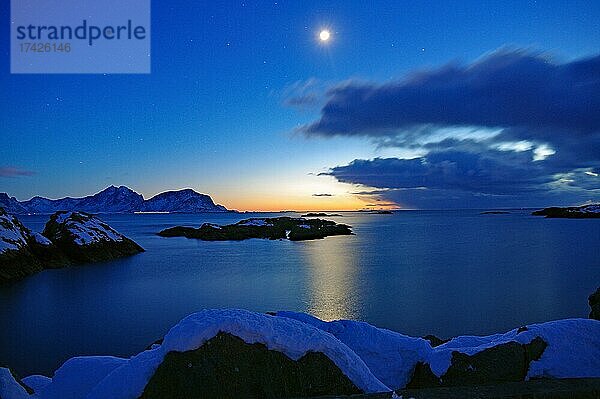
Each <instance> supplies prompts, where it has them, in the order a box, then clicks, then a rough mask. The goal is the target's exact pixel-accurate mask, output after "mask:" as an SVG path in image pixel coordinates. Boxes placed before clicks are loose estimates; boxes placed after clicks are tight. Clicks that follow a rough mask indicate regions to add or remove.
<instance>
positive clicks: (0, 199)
mask: <svg viewBox="0 0 600 399" xmlns="http://www.w3.org/2000/svg"><path fill="white" fill-rule="evenodd" d="M0 208H4V210H5V211H6V212H7V213H11V214H13V215H15V214H16V215H21V214H24V213H27V209H26V208H25V207H24V206H23V205H22V204H21V203H20V202H19V201H17V199H16V198H15V197H9V196H8V194H6V193H0Z"/></svg>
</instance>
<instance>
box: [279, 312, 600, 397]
mask: <svg viewBox="0 0 600 399" xmlns="http://www.w3.org/2000/svg"><path fill="white" fill-rule="evenodd" d="M277 315H278V316H279V317H290V318H294V319H295V320H299V321H303V322H304V323H307V324H310V325H313V326H315V327H317V328H319V329H321V330H323V331H325V332H328V333H330V334H332V335H334V336H335V337H336V338H337V339H339V340H340V341H341V342H343V343H344V344H346V345H347V346H348V347H349V348H350V349H352V350H353V351H354V352H355V353H356V354H357V355H358V356H360V357H361V359H362V360H363V361H364V362H365V364H366V365H367V366H368V367H369V369H370V370H371V371H372V372H373V374H374V375H375V376H376V377H377V378H378V379H379V380H380V381H381V382H383V383H384V384H386V385H387V386H388V387H389V388H391V389H400V388H405V387H411V388H417V387H418V388H423V387H448V386H476V385H484V384H499V383H505V382H509V381H525V380H529V379H533V378H583V377H586V378H587V377H594V378H597V377H600V322H599V321H596V320H589V319H566V320H557V321H553V322H548V323H542V324H532V325H528V326H526V327H520V328H516V329H514V330H511V331H509V332H507V333H504V334H495V335H490V336H482V337H479V336H460V337H456V338H453V339H451V340H449V341H447V342H445V343H442V344H441V345H438V346H435V347H432V346H431V344H430V342H429V341H427V340H425V339H422V338H413V337H409V336H406V335H402V334H399V333H396V332H393V331H389V330H385V329H380V328H377V327H374V326H372V325H370V324H367V323H362V322H356V321H350V320H339V321H332V322H323V321H321V320H319V319H317V318H314V317H312V316H310V315H307V314H304V313H295V312H278V313H277Z"/></svg>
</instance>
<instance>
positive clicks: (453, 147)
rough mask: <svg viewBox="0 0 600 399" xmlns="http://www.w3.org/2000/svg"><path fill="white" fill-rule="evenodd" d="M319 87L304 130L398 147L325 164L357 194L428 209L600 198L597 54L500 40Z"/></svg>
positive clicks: (308, 133)
mask: <svg viewBox="0 0 600 399" xmlns="http://www.w3.org/2000/svg"><path fill="white" fill-rule="evenodd" d="M326 96H327V100H326V103H325V105H324V106H323V107H322V108H321V112H320V117H319V118H318V119H317V120H315V121H314V122H312V123H310V124H307V125H305V126H303V127H301V128H300V129H299V130H300V131H301V132H302V133H304V134H305V135H306V136H309V137H330V136H363V137H368V138H371V140H372V141H373V143H374V144H375V145H376V147H377V148H378V149H382V148H384V149H386V153H388V154H389V153H390V151H394V148H397V149H400V150H401V151H399V152H398V153H402V154H405V155H403V156H398V157H397V158H389V157H388V158H375V159H370V160H365V159H356V160H354V161H352V162H350V163H349V164H347V165H341V166H336V167H333V168H331V169H330V171H329V172H327V173H325V174H326V175H331V176H333V177H335V178H336V179H337V180H338V181H341V182H344V183H351V184H356V185H359V186H361V189H360V190H361V191H359V193H358V194H357V195H361V196H366V197H369V196H371V197H372V198H377V199H384V200H391V201H396V202H398V203H399V204H402V205H406V204H408V205H409V206H411V207H428V208H448V207H472V206H526V205H527V204H529V205H530V206H538V205H537V204H545V203H552V202H556V203H565V202H567V203H575V202H581V201H589V200H595V201H598V200H600V178H599V177H598V176H596V175H597V174H598V173H597V171H598V170H600V151H599V150H598V149H599V148H600V112H598V110H600V56H595V57H589V58H585V59H580V60H575V61H570V62H562V63H561V62H557V61H554V60H553V59H552V58H551V57H549V56H548V55H547V54H543V53H533V52H531V51H525V50H500V51H496V52H494V53H491V54H489V55H487V56H485V57H483V58H481V59H479V60H477V61H475V62H473V63H471V64H468V65H461V64H449V65H446V66H444V67H442V68H438V69H432V70H427V71H419V72H416V73H413V74H411V75H410V76H409V77H407V78H406V79H403V80H400V81H393V82H387V83H377V82H364V81H363V82H359V81H352V80H351V81H346V82H344V83H341V84H338V85H336V86H334V87H332V88H331V89H330V90H329V91H328V92H327V94H326ZM407 153H410V154H413V155H412V156H411V157H410V159H409V157H407V156H406V154H407ZM365 187H366V188H365Z"/></svg>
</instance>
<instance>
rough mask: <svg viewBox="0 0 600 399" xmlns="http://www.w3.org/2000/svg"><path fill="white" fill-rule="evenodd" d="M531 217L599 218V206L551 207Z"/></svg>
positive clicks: (534, 213) (536, 212)
mask: <svg viewBox="0 0 600 399" xmlns="http://www.w3.org/2000/svg"><path fill="white" fill-rule="evenodd" d="M533 215H536V216H546V217H547V218H568V219H585V218H600V204H587V205H582V206H572V207H566V208H559V207H551V208H545V209H542V210H540V211H535V212H533Z"/></svg>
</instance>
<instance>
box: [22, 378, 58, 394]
mask: <svg viewBox="0 0 600 399" xmlns="http://www.w3.org/2000/svg"><path fill="white" fill-rule="evenodd" d="M21 381H23V384H25V385H27V386H28V387H29V388H31V389H33V393H34V394H38V393H40V392H41V391H42V388H44V387H45V386H47V385H48V384H50V383H51V382H52V378H49V377H46V376H45V375H40V374H34V375H30V376H29V377H25V378H22V379H21Z"/></svg>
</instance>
